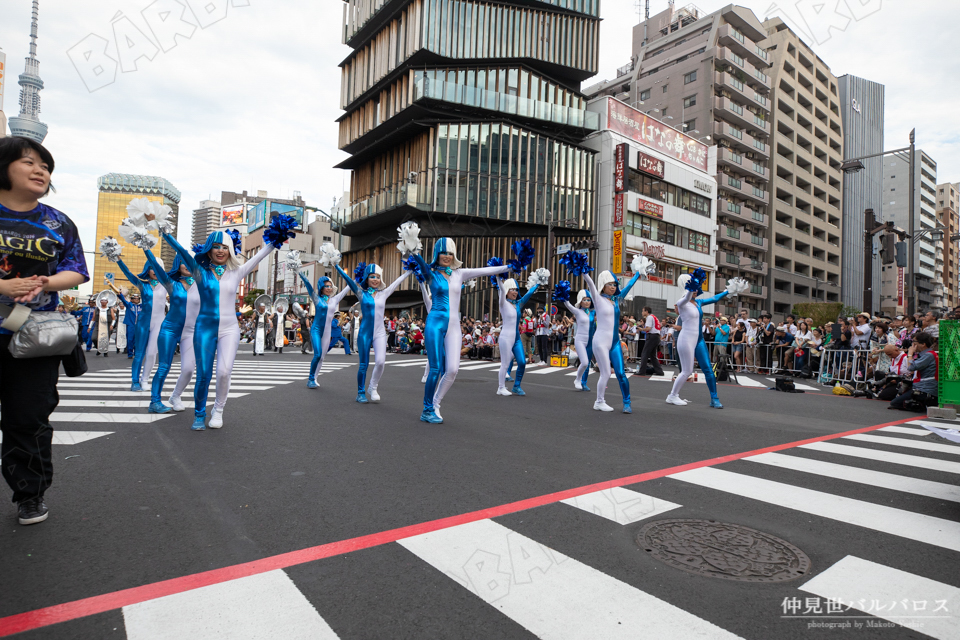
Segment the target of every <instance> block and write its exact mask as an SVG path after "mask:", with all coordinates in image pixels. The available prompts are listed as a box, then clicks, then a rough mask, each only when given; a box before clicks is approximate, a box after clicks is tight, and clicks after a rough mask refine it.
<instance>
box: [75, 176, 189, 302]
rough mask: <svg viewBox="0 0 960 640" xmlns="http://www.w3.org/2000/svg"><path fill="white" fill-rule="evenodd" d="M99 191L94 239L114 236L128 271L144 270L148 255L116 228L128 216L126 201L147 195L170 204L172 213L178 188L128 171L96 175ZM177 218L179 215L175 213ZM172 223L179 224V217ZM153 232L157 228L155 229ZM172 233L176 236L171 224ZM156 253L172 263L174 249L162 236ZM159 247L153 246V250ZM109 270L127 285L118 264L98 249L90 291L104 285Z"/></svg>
mask: <svg viewBox="0 0 960 640" xmlns="http://www.w3.org/2000/svg"><path fill="white" fill-rule="evenodd" d="M97 188H98V190H99V194H98V197H97V236H96V240H97V243H99V242H100V240H102V239H103V238H105V237H107V236H113V237H114V238H116V239H117V241H118V242H119V243H120V246H122V247H123V263H124V264H125V265H127V267H129V269H130V271H132V272H133V273H135V274H137V273H140V272H141V271H142V270H143V265H144V264H145V263H146V261H147V259H146V257H145V256H144V255H143V251H141V250H140V249H138V248H136V247H134V246H133V245H132V244H129V243H127V242H126V241H125V240H124V239H123V238H121V237H120V234H119V232H118V229H119V228H120V222H121V221H122V220H123V219H124V218H126V217H127V205H128V204H130V201H131V200H133V199H134V198H146V199H147V200H150V201H152V202H159V203H161V204H166V205H169V206H170V208H171V209H173V213H174V215H176V214H178V213H179V211H180V206H179V205H180V191H179V190H178V189H177V188H176V187H175V186H173V185H172V184H170V182H169V181H168V180H166V179H164V178H161V177H159V176H139V175H131V174H127V173H108V174H107V175H105V176H100V177H99V178H98V179H97ZM177 218H179V216H177ZM175 226H179V219H178V220H177V221H176V223H175ZM154 235H156V232H154ZM173 236H174V237H176V236H177V230H176V228H174V230H173ZM159 248H160V250H159V254H160V257H161V258H163V262H164V264H165V265H167V266H172V265H173V260H174V258H175V257H176V252H175V251H174V249H173V247H171V246H170V245H168V244H167V243H166V241H165V240H163V239H162V238H161V239H160V243H159ZM157 253H158V251H157V250H156V247H155V248H154V254H157ZM108 273H111V274H113V277H114V279H115V281H116V283H117V285H118V286H128V285H126V284H124V283H126V278H124V276H123V274H122V273H121V272H120V269H119V268H117V265H116V264H114V263H113V262H110V261H109V260H107V259H106V258H104V257H103V256H101V255H100V254H99V253H98V254H97V256H96V258H94V261H93V280H92V283H93V291H94V293H96V292H99V291H101V290H103V289H106V284H105V283H104V278H105V277H106V274H108Z"/></svg>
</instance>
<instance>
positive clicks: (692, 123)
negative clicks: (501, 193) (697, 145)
mask: <svg viewBox="0 0 960 640" xmlns="http://www.w3.org/2000/svg"><path fill="white" fill-rule="evenodd" d="M696 128H697V119H696V118H694V119H693V120H687V121H686V122H684V123H683V130H684V131H694V130H696Z"/></svg>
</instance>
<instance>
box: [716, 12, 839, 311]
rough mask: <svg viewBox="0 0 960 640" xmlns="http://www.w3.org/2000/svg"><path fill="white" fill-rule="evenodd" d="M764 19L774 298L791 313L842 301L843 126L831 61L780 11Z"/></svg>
mask: <svg viewBox="0 0 960 640" xmlns="http://www.w3.org/2000/svg"><path fill="white" fill-rule="evenodd" d="M763 26H764V28H765V29H766V30H767V33H768V34H769V36H768V37H767V39H766V40H764V41H762V42H761V43H760V47H762V48H763V49H765V50H766V51H767V54H768V55H769V59H770V61H771V62H772V63H773V66H772V68H771V69H770V71H769V72H768V73H769V74H770V78H771V84H772V91H773V94H772V102H771V104H772V107H773V109H772V117H773V122H772V127H773V130H774V133H773V134H772V135H773V139H772V151H773V153H772V155H771V162H770V179H771V183H770V188H769V191H770V199H769V208H768V212H769V213H770V215H771V217H772V220H771V223H772V225H771V228H770V239H771V240H772V242H773V249H772V252H771V253H772V254H773V265H772V269H771V273H770V285H771V286H772V288H771V297H770V300H771V302H772V305H771V306H772V310H773V313H774V314H782V315H786V314H788V313H790V312H791V310H792V308H793V305H794V304H797V303H800V302H822V301H826V302H838V301H839V300H840V270H841V265H840V255H841V237H842V235H841V234H842V224H841V198H842V191H841V187H842V178H843V172H842V171H841V170H840V165H841V164H842V163H843V130H842V126H841V116H840V96H839V91H838V89H837V77H836V76H834V75H833V73H831V71H830V67H829V66H827V64H826V63H825V62H824V61H823V60H821V59H820V58H819V57H818V56H817V54H816V53H814V52H813V51H812V50H811V49H810V47H808V46H807V45H806V44H805V43H804V42H803V41H802V40H801V39H800V38H799V37H798V36H797V34H796V33H794V32H793V31H792V30H791V29H790V27H788V26H787V25H786V24H785V23H784V22H783V20H781V19H780V18H774V19H772V20H768V21H766V22H764V23H763ZM722 156H723V154H721V157H722ZM727 157H728V158H729V157H730V156H727ZM744 161H745V159H742V160H741V162H744ZM721 186H722V185H721Z"/></svg>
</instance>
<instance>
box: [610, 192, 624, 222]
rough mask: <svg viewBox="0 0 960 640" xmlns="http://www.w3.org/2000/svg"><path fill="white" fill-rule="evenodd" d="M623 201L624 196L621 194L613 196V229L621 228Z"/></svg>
mask: <svg viewBox="0 0 960 640" xmlns="http://www.w3.org/2000/svg"><path fill="white" fill-rule="evenodd" d="M625 199H626V195H625V194H623V193H618V194H617V195H615V196H613V226H615V227H622V226H623V207H624V204H623V201H624V200H625Z"/></svg>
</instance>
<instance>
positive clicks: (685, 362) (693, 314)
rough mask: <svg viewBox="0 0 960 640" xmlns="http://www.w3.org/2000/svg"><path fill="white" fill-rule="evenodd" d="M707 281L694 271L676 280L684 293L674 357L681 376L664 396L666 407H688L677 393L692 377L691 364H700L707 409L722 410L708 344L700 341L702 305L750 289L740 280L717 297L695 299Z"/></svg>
mask: <svg viewBox="0 0 960 640" xmlns="http://www.w3.org/2000/svg"><path fill="white" fill-rule="evenodd" d="M706 279H707V273H706V271H704V270H703V269H696V270H694V272H693V273H692V274H686V273H685V274H683V275H682V276H680V278H679V283H680V285H681V286H682V287H684V289H686V293H684V294H683V297H682V298H680V299H679V300H678V301H677V314H678V315H679V316H680V320H681V321H682V322H683V328H682V329H681V330H680V334H679V335H678V336H677V355H678V356H679V359H680V374H679V375H678V376H677V379H676V380H674V382H673V389H672V390H671V391H670V395H668V396H667V402H668V403H669V404H675V405H679V406H683V405H685V404H687V401H686V400H682V399H681V398H680V389H682V388H683V384H684V383H685V382H686V381H687V378H688V377H690V376H691V375H693V361H694V358H696V361H697V362H698V363H699V364H700V369H701V370H702V371H703V377H704V379H705V380H706V381H707V388H708V389H709V390H710V406H711V407H713V408H714V409H723V405H722V404H720V396H719V395H717V378H716V376H714V375H713V366H712V365H711V364H710V352H709V350H708V349H707V343H706V341H705V340H704V338H703V331H701V330H700V327H702V326H703V307H704V305H708V304H714V303H716V302H719V301H720V300H723V299H724V298H726V297H727V296H728V295H734V296H735V295H737V294H738V293H739V292H741V291H745V290H746V288H748V287H749V284H747V283H746V281H745V280H743V279H742V278H734V279H732V280H730V281H729V282H728V283H727V290H726V291H722V292H720V293H718V294H717V295H715V296H710V297H709V298H697V296H698V295H699V294H700V293H702V292H703V283H704V282H705V281H706Z"/></svg>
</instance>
